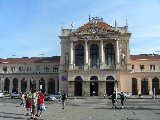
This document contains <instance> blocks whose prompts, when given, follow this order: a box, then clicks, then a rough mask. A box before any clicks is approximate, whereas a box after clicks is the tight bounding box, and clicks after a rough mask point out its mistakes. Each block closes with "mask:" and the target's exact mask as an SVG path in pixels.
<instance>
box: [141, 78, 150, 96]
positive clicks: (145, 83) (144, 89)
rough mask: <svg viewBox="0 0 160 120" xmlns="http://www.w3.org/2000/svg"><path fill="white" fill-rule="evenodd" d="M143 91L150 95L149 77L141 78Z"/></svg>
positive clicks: (144, 93)
mask: <svg viewBox="0 0 160 120" xmlns="http://www.w3.org/2000/svg"><path fill="white" fill-rule="evenodd" d="M141 93H142V95H149V92H148V79H147V78H142V80H141Z"/></svg>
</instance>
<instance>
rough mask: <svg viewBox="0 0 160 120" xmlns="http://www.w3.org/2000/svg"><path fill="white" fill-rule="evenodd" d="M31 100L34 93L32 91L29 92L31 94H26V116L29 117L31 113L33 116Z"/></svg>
mask: <svg viewBox="0 0 160 120" xmlns="http://www.w3.org/2000/svg"><path fill="white" fill-rule="evenodd" d="M31 98H32V93H31V90H29V92H28V93H27V94H26V108H27V113H26V115H29V111H30V112H31V114H32V104H31Z"/></svg>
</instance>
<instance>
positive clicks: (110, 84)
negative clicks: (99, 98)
mask: <svg viewBox="0 0 160 120" xmlns="http://www.w3.org/2000/svg"><path fill="white" fill-rule="evenodd" d="M114 82H115V79H114V78H113V77H112V76H108V77H107V78H106V92H107V95H108V96H109V95H112V94H113V92H114Z"/></svg>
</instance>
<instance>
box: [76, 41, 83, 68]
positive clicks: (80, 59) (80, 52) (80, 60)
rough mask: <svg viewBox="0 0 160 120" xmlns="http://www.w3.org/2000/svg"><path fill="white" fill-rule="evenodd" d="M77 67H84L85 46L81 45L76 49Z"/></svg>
mask: <svg viewBox="0 0 160 120" xmlns="http://www.w3.org/2000/svg"><path fill="white" fill-rule="evenodd" d="M75 65H76V66H82V65H84V46H83V45H81V44H79V45H77V46H76V47H75Z"/></svg>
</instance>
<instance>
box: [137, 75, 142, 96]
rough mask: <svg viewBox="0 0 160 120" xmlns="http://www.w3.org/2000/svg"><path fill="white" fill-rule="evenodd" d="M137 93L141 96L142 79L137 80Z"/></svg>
mask: <svg viewBox="0 0 160 120" xmlns="http://www.w3.org/2000/svg"><path fill="white" fill-rule="evenodd" d="M137 91H138V94H141V78H138V80H137Z"/></svg>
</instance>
